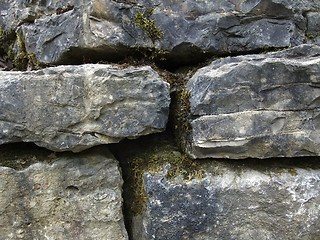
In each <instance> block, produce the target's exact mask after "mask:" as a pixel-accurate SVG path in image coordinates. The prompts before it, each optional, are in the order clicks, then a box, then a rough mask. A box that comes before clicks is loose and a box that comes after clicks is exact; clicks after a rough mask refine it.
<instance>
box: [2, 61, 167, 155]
mask: <svg viewBox="0 0 320 240" xmlns="http://www.w3.org/2000/svg"><path fill="white" fill-rule="evenodd" d="M169 104H170V96H169V84H168V83H165V82H164V81H162V79H161V78H160V77H159V75H158V74H157V73H156V72H155V71H153V70H152V69H151V68H150V67H139V68H134V67H130V68H126V69H121V68H120V67H117V66H111V65H102V64H96V65H94V64H92V65H90V64H89V65H81V66H59V67H55V68H47V69H43V70H39V71H33V72H3V71H1V72H0V144H3V143H9V142H19V141H24V142H34V143H36V144H37V145H39V146H43V147H46V148H48V149H51V150H54V151H68V150H71V151H81V150H83V149H86V148H89V147H92V146H94V145H99V144H107V143H115V142H119V141H120V140H121V139H123V138H137V137H139V136H142V135H146V134H150V133H154V132H160V131H163V130H164V129H165V128H166V124H167V120H168V113H169Z"/></svg>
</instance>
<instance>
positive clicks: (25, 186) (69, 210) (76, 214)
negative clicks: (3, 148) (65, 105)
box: [0, 149, 128, 240]
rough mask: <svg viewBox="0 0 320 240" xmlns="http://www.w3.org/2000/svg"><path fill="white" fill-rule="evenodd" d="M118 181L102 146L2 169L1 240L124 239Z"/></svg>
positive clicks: (115, 167) (115, 164) (116, 170)
mask: <svg viewBox="0 0 320 240" xmlns="http://www.w3.org/2000/svg"><path fill="white" fill-rule="evenodd" d="M20 152H21V151H20ZM35 154H36V153H35ZM2 155H3V153H2ZM16 155H19V153H18V152H16ZM1 160H2V159H0V162H1ZM122 182H123V181H122V177H121V174H120V169H119V166H118V162H117V161H116V160H115V159H114V157H113V156H112V155H111V154H110V153H109V152H108V151H105V150H96V149H95V150H94V151H92V150H90V151H89V152H85V153H81V154H70V153H69V154H62V155H61V156H59V157H56V158H55V157H53V158H51V160H50V163H44V162H39V163H36V164H33V165H31V166H29V167H28V168H26V169H24V170H21V171H16V170H14V169H12V168H9V167H0V193H1V194H0V209H1V218H0V232H1V236H0V239H3V240H4V239H6V240H9V239H14V240H17V239H57V240H58V239H61V240H62V239H82V240H96V239H105V240H113V239H119V240H120V239H121V240H125V239H128V236H127V233H126V230H125V227H124V222H123V215H122V197H121V193H122Z"/></svg>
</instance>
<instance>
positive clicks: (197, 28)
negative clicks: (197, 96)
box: [0, 0, 320, 65]
mask: <svg viewBox="0 0 320 240" xmlns="http://www.w3.org/2000/svg"><path fill="white" fill-rule="evenodd" d="M68 6H69V7H68ZM0 7H1V16H0V25H4V26H5V28H6V29H7V30H9V29H17V30H18V32H19V34H21V36H22V38H23V39H24V40H25V43H26V48H27V50H28V52H32V53H34V54H35V56H36V57H37V59H38V60H39V61H42V62H46V63H61V62H64V63H65V62H70V61H73V62H79V61H82V57H83V56H84V55H86V56H90V59H91V60H100V59H103V58H104V59H107V60H115V59H121V58H122V57H124V56H128V55H129V54H130V53H132V50H133V48H137V47H139V48H150V47H152V48H153V47H155V48H157V49H160V50H161V51H163V53H165V54H164V55H165V58H166V59H167V61H170V62H171V63H172V64H176V65H184V64H190V63H196V62H197V61H199V60H201V59H202V58H203V56H205V55H207V54H209V55H212V54H227V53H231V52H232V53H235V52H237V53H241V52H245V51H256V50H259V49H268V48H278V47H289V46H297V45H299V44H302V43H303V42H305V41H316V42H317V41H319V36H318V35H319V34H318V33H319V31H320V29H319V24H318V21H317V20H319V12H318V10H319V9H320V3H319V2H318V1H311V0H308V1H306V0H256V1H247V0H223V1H199V0H187V1H156V2H155V1H152V2H150V1H146V0H133V1H127V0H123V1H122V0H121V1H118V0H95V1H86V0H82V1H75V0H68V1H63V2H61V1H21V0H19V1H10V2H9V1H5V0H2V1H0ZM57 9H60V11H57ZM63 9H65V11H63ZM150 9H153V10H154V11H153V14H152V16H151V17H150V18H151V19H153V20H155V23H156V27H157V28H158V29H159V30H161V31H162V32H163V37H160V36H153V35H152V33H150V32H152V31H153V29H149V30H147V31H145V30H143V29H141V28H139V26H138V25H136V24H134V23H133V22H134V20H135V16H136V15H137V14H138V13H139V12H140V13H143V12H144V13H145V15H144V16H145V18H148V17H149V16H147V13H146V11H148V10H150ZM57 26H58V27H57ZM148 31H149V32H148ZM150 35H151V37H150Z"/></svg>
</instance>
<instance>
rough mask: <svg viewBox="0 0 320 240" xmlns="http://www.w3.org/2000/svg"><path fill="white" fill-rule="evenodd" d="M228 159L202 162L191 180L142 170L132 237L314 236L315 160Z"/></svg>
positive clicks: (319, 178)
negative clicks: (140, 205) (141, 201)
mask: <svg viewBox="0 0 320 240" xmlns="http://www.w3.org/2000/svg"><path fill="white" fill-rule="evenodd" d="M287 161H289V160H287ZM314 161H318V160H314ZM275 162H277V163H279V160H277V161H275ZM302 162H304V163H306V162H308V160H304V161H302ZM229 163H230V161H229V162H228V163H227V162H223V161H215V160H212V161H210V162H207V163H206V164H204V165H203V169H204V172H203V176H202V178H195V179H193V180H185V178H184V177H183V176H180V175H178V176H177V177H176V178H175V179H173V180H172V179H171V180H169V179H167V178H166V171H167V169H168V166H167V167H164V170H163V171H160V172H157V173H154V172H145V174H144V181H143V182H144V185H143V186H144V189H145V191H146V196H147V202H146V205H145V208H144V211H143V214H142V215H137V216H135V217H134V218H133V225H132V230H133V236H134V237H133V240H151V239H157V240H169V239H170V240H181V239H192V240H216V239H220V240H230V239H237V240H255V239H261V240H270V239H273V240H301V239H303V240H308V239H319V237H320V229H319V224H320V219H319V213H320V212H319V211H320V209H319V207H318V206H319V203H320V195H319V190H320V189H319V186H320V185H319V183H320V171H319V164H318V165H317V167H315V165H313V167H311V168H309V167H308V166H307V164H306V165H305V166H302V165H303V164H301V165H300V166H294V165H290V164H288V165H287V166H282V167H279V166H278V167H275V165H274V163H270V162H268V163H265V164H259V163H257V162H256V163H253V164H252V163H249V161H246V162H239V160H237V161H234V162H233V163H231V164H229ZM251 164H252V165H251ZM311 165H312V164H311Z"/></svg>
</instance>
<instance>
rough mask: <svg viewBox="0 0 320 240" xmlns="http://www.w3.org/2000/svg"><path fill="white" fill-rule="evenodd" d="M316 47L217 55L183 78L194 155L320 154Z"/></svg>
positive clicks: (318, 53) (319, 63)
mask: <svg viewBox="0 0 320 240" xmlns="http://www.w3.org/2000/svg"><path fill="white" fill-rule="evenodd" d="M319 56H320V47H318V46H315V45H301V46H299V47H295V48H291V49H287V50H285V51H281V52H276V53H269V54H260V55H246V56H239V57H232V58H225V59H219V60H216V61H214V62H212V63H211V65H209V66H207V67H205V68H202V69H200V70H199V71H198V72H197V73H196V74H195V75H194V76H193V77H192V78H191V79H190V81H189V82H188V84H187V90H188V91H191V97H190V103H191V116H190V122H191V126H192V134H191V138H192V140H191V148H190V155H191V156H193V157H195V158H205V157H214V158H220V157H226V158H246V157H257V158H268V157H283V156H290V157H293V156H312V155H315V156H317V155H319V154H320V151H319V149H320V141H319V140H320V138H319V133H320V125H319V113H320V108H319V107H320V105H319V104H320V102H319V99H320V88H319V84H320V78H319V75H320V57H319Z"/></svg>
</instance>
